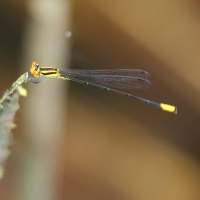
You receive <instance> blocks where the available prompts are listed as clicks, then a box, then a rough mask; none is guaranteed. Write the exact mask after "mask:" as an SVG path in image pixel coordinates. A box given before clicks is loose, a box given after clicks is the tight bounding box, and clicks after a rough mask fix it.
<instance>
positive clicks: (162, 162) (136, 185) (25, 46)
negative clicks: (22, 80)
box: [0, 0, 200, 200]
mask: <svg viewBox="0 0 200 200" xmlns="http://www.w3.org/2000/svg"><path fill="white" fill-rule="evenodd" d="M199 11H200V1H196V0H190V1H189V0H184V1H183V0H182V1H181V0H175V1H168V0H163V1H158V0H151V1H141V0H140V1H139V0H123V1H122V0H121V1H120V0H107V1H106V0H99V1H97V0H74V1H72V0H71V1H67V0H49V1H47V0H21V1H20V0H1V1H0V68H1V73H0V80H1V84H0V90H1V93H2V94H3V92H4V91H5V89H6V88H9V87H10V85H11V84H12V82H13V81H14V80H16V79H17V78H18V77H19V76H20V74H22V73H23V72H25V71H27V70H28V69H29V66H30V64H31V62H32V61H34V60H38V61H39V62H40V64H41V66H55V67H58V68H81V69H111V68H113V69H117V68H124V69H126V68H132V69H134V68H138V69H143V70H146V71H148V72H149V73H150V74H151V76H150V81H151V82H152V87H151V88H150V89H148V90H133V91H132V90H131V91H127V92H130V93H132V94H135V95H138V96H141V97H144V98H147V99H150V100H153V101H156V102H164V103H169V104H172V105H176V106H177V107H178V114H177V115H175V114H171V113H167V112H164V111H162V110H160V109H157V108H154V107H152V106H149V105H146V104H144V103H141V102H139V101H136V100H134V99H131V98H127V97H125V96H121V95H118V94H114V93H111V92H107V91H104V90H100V89H97V88H93V87H89V86H85V85H81V84H78V83H73V82H67V81H61V80H56V79H49V80H48V79H47V78H46V79H45V78H43V80H42V81H41V83H40V84H39V85H34V84H32V83H27V84H26V85H24V87H25V88H26V89H27V90H28V96H27V97H26V98H21V99H20V106H21V109H20V110H19V111H18V113H17V116H16V120H15V122H16V124H17V128H16V129H14V130H13V138H14V143H13V145H12V147H11V156H10V157H9V159H8V161H7V163H6V165H5V169H6V173H5V175H4V178H3V180H2V181H1V184H0V199H3V200H16V199H19V200H27V199H29V200H32V199H33V200H34V199H37V200H40V199H41V200H51V199H52V200H54V199H56V200H64V199H67V200H68V199H69V200H79V199H80V200H86V199H87V200H90V199H96V200H98V199H104V200H105V199H115V200H122V199H123V200H147V199H148V200H161V199H162V200H168V199H170V200H187V199H188V200H198V199H200V190H199V188H200V163H199V160H200V159H199V158H200V147H199V146H200V123H199V120H200V104H199V102H200V101H199V100H200V81H199V80H200V79H199V77H200V67H199V64H200V12H199ZM67 33H68V35H67ZM69 33H71V34H72V35H71V37H69V36H70V35H69Z"/></svg>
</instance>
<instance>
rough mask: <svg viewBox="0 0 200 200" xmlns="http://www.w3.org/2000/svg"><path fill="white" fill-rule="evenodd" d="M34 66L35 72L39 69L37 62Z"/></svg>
mask: <svg viewBox="0 0 200 200" xmlns="http://www.w3.org/2000/svg"><path fill="white" fill-rule="evenodd" d="M34 64H35V70H36V71H37V70H38V68H39V63H38V62H35V63H34Z"/></svg>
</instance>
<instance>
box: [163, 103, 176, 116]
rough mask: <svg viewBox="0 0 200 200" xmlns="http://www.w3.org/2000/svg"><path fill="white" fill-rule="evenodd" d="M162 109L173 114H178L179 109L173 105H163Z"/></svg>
mask: <svg viewBox="0 0 200 200" xmlns="http://www.w3.org/2000/svg"><path fill="white" fill-rule="evenodd" d="M160 107H161V108H162V109H163V110H165V111H168V112H173V113H175V114H177V107H176V106H172V105H169V104H164V103H161V104H160Z"/></svg>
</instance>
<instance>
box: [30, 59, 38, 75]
mask: <svg viewBox="0 0 200 200" xmlns="http://www.w3.org/2000/svg"><path fill="white" fill-rule="evenodd" d="M39 66H40V65H39V63H38V62H37V61H34V62H32V64H31V68H30V73H31V74H32V75H33V76H34V77H39V76H40V67H39Z"/></svg>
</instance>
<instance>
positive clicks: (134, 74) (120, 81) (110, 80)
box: [60, 69, 151, 89]
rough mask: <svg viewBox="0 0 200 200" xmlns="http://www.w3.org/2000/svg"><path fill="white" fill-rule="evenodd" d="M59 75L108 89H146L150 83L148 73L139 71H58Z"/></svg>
mask: <svg viewBox="0 0 200 200" xmlns="http://www.w3.org/2000/svg"><path fill="white" fill-rule="evenodd" d="M60 74H61V76H64V77H69V78H76V79H79V80H82V81H85V82H89V83H94V84H98V85H103V86H106V87H110V88H121V89H132V88H148V87H150V85H151V82H150V81H149V80H147V78H148V77H149V73H148V72H146V71H143V70H139V69H109V70H79V69H68V70H60Z"/></svg>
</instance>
